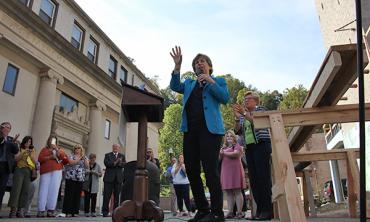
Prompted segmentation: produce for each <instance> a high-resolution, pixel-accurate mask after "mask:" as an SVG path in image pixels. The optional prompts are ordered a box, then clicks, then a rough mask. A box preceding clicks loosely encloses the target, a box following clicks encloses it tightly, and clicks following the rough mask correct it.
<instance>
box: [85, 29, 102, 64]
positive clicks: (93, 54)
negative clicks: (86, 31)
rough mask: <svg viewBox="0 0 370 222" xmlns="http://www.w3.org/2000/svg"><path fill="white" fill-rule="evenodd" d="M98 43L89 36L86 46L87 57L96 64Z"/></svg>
mask: <svg viewBox="0 0 370 222" xmlns="http://www.w3.org/2000/svg"><path fill="white" fill-rule="evenodd" d="M98 50H99V45H98V43H97V41H96V40H95V39H94V38H93V37H92V36H90V39H89V45H88V46H87V58H88V59H89V60H90V61H91V62H93V63H95V64H96V62H97V56H98Z"/></svg>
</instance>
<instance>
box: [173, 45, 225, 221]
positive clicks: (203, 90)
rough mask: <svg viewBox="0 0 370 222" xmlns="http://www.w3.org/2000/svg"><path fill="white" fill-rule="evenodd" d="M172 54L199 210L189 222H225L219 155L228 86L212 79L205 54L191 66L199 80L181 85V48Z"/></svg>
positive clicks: (190, 174)
mask: <svg viewBox="0 0 370 222" xmlns="http://www.w3.org/2000/svg"><path fill="white" fill-rule="evenodd" d="M170 54H171V56H172V58H173V61H174V63H175V69H174V70H173V72H172V78H171V83H170V87H171V89H172V90H173V91H175V92H178V93H181V94H184V97H183V104H182V105H183V108H182V122H181V131H182V132H184V141H183V149H184V150H183V153H184V162H185V165H186V168H187V174H188V178H189V182H190V186H191V189H192V192H193V196H194V200H195V204H196V205H197V208H198V212H197V213H196V215H195V216H194V218H193V219H191V220H189V221H192V222H195V221H199V222H207V221H212V222H218V221H225V218H224V214H223V211H222V203H223V198H222V190H221V184H220V172H219V169H218V154H219V150H220V145H221V141H222V137H223V135H224V134H225V128H224V124H223V120H222V115H221V112H220V104H221V103H223V104H226V103H227V102H228V100H229V92H228V89H227V84H226V81H225V79H224V78H218V77H213V76H212V75H211V74H212V72H213V66H212V62H211V59H210V58H209V57H208V56H207V55H204V54H198V55H197V56H195V58H194V59H193V62H192V66H193V70H194V72H195V73H196V75H197V79H196V80H193V79H186V80H185V81H184V82H181V81H180V69H181V63H182V54H181V48H180V47H177V46H176V47H175V48H172V52H170ZM200 164H202V167H203V170H204V173H205V176H206V184H207V187H208V188H209V192H210V195H211V209H210V206H209V204H208V201H207V199H206V197H205V194H204V189H203V183H202V179H201V177H200V169H201V167H200Z"/></svg>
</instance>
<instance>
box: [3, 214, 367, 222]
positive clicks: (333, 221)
mask: <svg viewBox="0 0 370 222" xmlns="http://www.w3.org/2000/svg"><path fill="white" fill-rule="evenodd" d="M0 215H1V216H2V217H3V218H2V219H0V221H1V222H2V221H4V222H5V221H8V222H10V221H12V222H14V221H22V222H23V221H24V222H27V221H33V222H35V221H53V222H65V221H74V222H83V221H89V222H98V221H99V222H100V221H107V222H108V221H112V218H110V217H100V216H99V217H84V216H80V217H74V218H60V217H56V218H36V217H32V218H24V219H19V218H15V219H9V218H7V213H6V212H1V213H0ZM189 219H190V217H173V216H172V215H171V214H170V213H166V214H165V220H164V221H168V222H170V221H173V222H181V221H187V220H189ZM226 221H227V222H236V221H247V220H245V219H244V220H226ZM272 221H275V222H276V221H279V220H272ZM357 221H359V219H358V218H357V219H349V218H335V217H331V218H316V219H314V218H310V219H308V222H357ZM368 221H370V219H369V220H368Z"/></svg>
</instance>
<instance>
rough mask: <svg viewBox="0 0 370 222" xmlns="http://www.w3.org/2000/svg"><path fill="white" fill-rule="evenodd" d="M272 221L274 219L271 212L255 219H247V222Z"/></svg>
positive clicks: (261, 214) (263, 213)
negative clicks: (249, 221) (248, 221)
mask: <svg viewBox="0 0 370 222" xmlns="http://www.w3.org/2000/svg"><path fill="white" fill-rule="evenodd" d="M271 219H272V215H271V213H269V212H262V213H260V214H259V215H257V216H255V217H252V218H247V220H257V221H267V220H271Z"/></svg>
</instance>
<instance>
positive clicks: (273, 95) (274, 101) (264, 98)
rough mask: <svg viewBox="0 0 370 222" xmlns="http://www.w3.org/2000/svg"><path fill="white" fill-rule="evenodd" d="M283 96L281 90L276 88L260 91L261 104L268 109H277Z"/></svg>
mask: <svg viewBox="0 0 370 222" xmlns="http://www.w3.org/2000/svg"><path fill="white" fill-rule="evenodd" d="M282 98H283V95H282V94H281V93H279V91H277V90H274V91H272V92H270V90H268V91H266V92H261V93H260V104H261V105H262V106H264V107H265V108H267V109H268V110H277V108H278V106H279V104H280V102H281V100H282Z"/></svg>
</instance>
